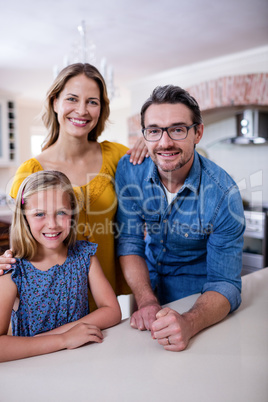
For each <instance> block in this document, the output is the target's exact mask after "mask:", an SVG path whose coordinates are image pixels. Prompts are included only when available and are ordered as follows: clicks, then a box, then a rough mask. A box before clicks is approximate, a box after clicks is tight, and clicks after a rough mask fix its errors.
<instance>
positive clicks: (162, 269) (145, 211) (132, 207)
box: [116, 85, 244, 351]
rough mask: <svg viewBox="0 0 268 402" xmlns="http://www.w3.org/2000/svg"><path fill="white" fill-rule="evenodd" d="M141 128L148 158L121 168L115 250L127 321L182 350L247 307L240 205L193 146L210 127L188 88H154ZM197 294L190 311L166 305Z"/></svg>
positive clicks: (232, 188) (224, 177)
mask: <svg viewBox="0 0 268 402" xmlns="http://www.w3.org/2000/svg"><path fill="white" fill-rule="evenodd" d="M141 124H142V132H143V135H144V138H145V140H146V144H147V147H148V152H149V154H150V157H151V158H148V159H147V160H145V161H144V162H143V163H142V164H141V165H139V166H133V165H132V164H130V163H129V156H124V157H123V158H122V159H121V160H120V162H119V164H118V167H117V173H116V190H117V196H118V213H117V220H118V228H119V234H118V247H117V249H118V255H119V256H120V263H121V266H122V270H123V272H124V275H125V278H126V280H127V282H128V284H129V286H130V287H131V289H132V291H133V294H134V296H135V300H136V303H137V307H138V310H137V311H136V312H135V313H134V314H133V315H132V317H131V325H132V326H133V327H134V328H138V329H140V330H145V329H147V330H151V332H152V336H153V338H155V339H157V340H158V342H159V343H160V344H161V345H163V346H164V348H165V349H167V350H173V351H180V350H183V349H185V348H186V347H187V345H188V343H189V340H190V339H191V338H192V337H193V336H194V335H196V334H197V333H198V332H200V331H201V330H202V329H204V328H206V327H208V326H210V325H213V324H215V323H217V322H219V321H221V320H223V319H224V318H225V317H226V316H227V314H228V313H229V312H232V311H234V310H235V309H237V308H238V307H239V305H240V303H241V296H240V293H241V276H240V272H241V267H242V247H243V233H244V213H243V205H242V200H241V196H240V193H239V190H238V188H237V186H236V184H235V183H234V181H233V180H232V179H231V177H230V176H229V175H228V174H227V173H226V172H225V171H224V170H223V169H221V168H220V167H219V166H217V165H216V164H214V163H213V162H211V161H209V160H208V159H206V158H204V157H202V156H200V155H199V154H198V153H197V152H196V151H195V146H196V144H198V143H199V141H200V140H201V138H202V136H203V130H204V126H203V123H202V117H201V113H200V109H199V106H198V104H197V102H196V100H195V99H194V98H193V97H191V96H190V95H189V94H188V92H186V91H185V90H183V89H181V88H180V87H176V86H171V85H169V86H164V87H157V88H156V89H155V90H154V91H153V93H152V95H151V96H150V98H149V99H148V100H147V101H146V102H145V104H144V105H143V107H142V109H141ZM199 292H201V295H200V296H199V297H198V299H197V301H196V303H195V304H194V306H193V307H192V308H191V309H190V311H188V312H185V313H184V314H178V313H177V312H176V311H174V310H171V309H169V308H164V309H161V307H160V306H161V305H162V304H165V303H168V302H171V301H174V300H176V299H179V298H182V297H186V296H188V295H190V294H194V293H199Z"/></svg>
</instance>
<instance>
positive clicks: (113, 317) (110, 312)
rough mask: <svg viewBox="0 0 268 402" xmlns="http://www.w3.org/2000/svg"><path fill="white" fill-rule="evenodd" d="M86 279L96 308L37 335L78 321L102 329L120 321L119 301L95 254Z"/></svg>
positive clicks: (48, 333)
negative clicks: (74, 319) (78, 317)
mask: <svg viewBox="0 0 268 402" xmlns="http://www.w3.org/2000/svg"><path fill="white" fill-rule="evenodd" d="M88 280H89V286H90V290H91V293H92V296H93V298H94V300H95V303H96V305H97V307H98V309H97V310H95V311H93V312H92V313H89V314H88V315H86V316H85V317H82V318H80V319H79V320H77V321H73V322H69V323H68V324H64V325H62V326H61V327H58V328H55V329H52V330H51V331H49V332H45V333H43V334H40V335H37V337H39V336H40V337H41V336H44V335H53V334H62V333H64V332H65V331H67V330H69V329H70V328H72V327H73V326H75V325H77V324H78V323H87V324H91V325H95V326H96V327H98V328H100V329H104V328H108V327H112V326H113V325H116V324H118V323H119V322H120V321H121V309H120V306H119V303H118V301H117V298H116V296H115V293H114V291H113V288H112V287H111V285H110V283H109V282H108V280H107V279H106V276H105V275H104V273H103V271H102V268H101V266H100V263H99V260H98V259H97V257H96V256H92V257H91V258H90V269H89V274H88Z"/></svg>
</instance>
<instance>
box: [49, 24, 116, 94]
mask: <svg viewBox="0 0 268 402" xmlns="http://www.w3.org/2000/svg"><path fill="white" fill-rule="evenodd" d="M77 30H78V32H79V34H80V36H81V41H80V43H79V44H77V43H76V44H75V45H74V46H73V50H72V51H71V54H70V55H69V56H65V57H64V60H63V67H67V66H68V65H70V64H73V63H90V64H93V65H94V66H96V67H97V68H98V69H99V71H100V73H101V74H102V76H103V78H104V80H105V82H106V86H107V91H108V96H109V99H110V101H111V100H112V99H113V98H114V97H115V96H116V92H117V91H116V87H115V85H114V70H113V67H112V66H111V65H108V64H107V60H106V58H105V57H102V58H101V60H100V62H99V65H98V61H97V56H96V45H95V44H94V43H93V42H92V41H91V40H89V38H88V35H87V29H86V23H85V21H82V22H81V24H80V25H78V27H77ZM58 73H59V68H58V66H54V69H53V75H54V78H55V77H56V76H57V75H58Z"/></svg>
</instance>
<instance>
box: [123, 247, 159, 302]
mask: <svg viewBox="0 0 268 402" xmlns="http://www.w3.org/2000/svg"><path fill="white" fill-rule="evenodd" d="M119 260H120V264H121V268H122V271H123V273H124V276H125V279H126V281H127V283H128V285H129V287H130V288H131V290H132V292H133V294H134V297H135V300H136V303H137V306H138V308H139V309H140V308H141V307H144V306H146V305H149V304H155V303H157V304H159V303H158V300H157V298H156V297H155V295H154V293H153V290H152V288H151V282H150V277H149V271H148V268H147V264H146V262H145V260H144V258H142V257H140V256H139V255H126V256H121V257H120V258H119Z"/></svg>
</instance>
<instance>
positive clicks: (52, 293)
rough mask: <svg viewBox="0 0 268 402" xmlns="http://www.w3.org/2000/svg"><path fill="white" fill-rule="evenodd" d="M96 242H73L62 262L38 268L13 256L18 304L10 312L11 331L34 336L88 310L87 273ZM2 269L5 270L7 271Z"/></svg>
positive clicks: (73, 319)
mask: <svg viewBox="0 0 268 402" xmlns="http://www.w3.org/2000/svg"><path fill="white" fill-rule="evenodd" d="M96 249H97V244H94V243H90V242H87V241H77V242H76V243H75V245H74V246H73V247H72V248H69V249H68V255H67V258H66V261H65V262H64V264H62V265H58V264H57V265H55V266H53V267H51V268H49V269H48V270H47V271H40V270H39V269H37V268H35V267H34V266H33V265H32V264H31V263H30V262H29V261H27V260H25V259H23V258H22V259H17V262H16V263H15V264H13V265H12V268H11V269H10V270H9V271H7V272H10V271H12V274H11V275H12V279H13V281H14V282H15V284H16V286H17V288H18V294H19V300H20V301H19V307H18V310H17V311H14V310H13V311H12V316H11V322H12V334H13V335H15V336H34V335H36V334H39V333H41V332H46V331H50V330H51V329H54V328H57V327H59V326H61V325H63V324H67V323H68V322H72V321H76V320H78V319H80V318H82V317H84V316H85V315H87V314H88V313H89V305H88V272H89V266H90V257H91V256H92V255H94V254H95V253H96ZM7 272H6V273H7Z"/></svg>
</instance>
